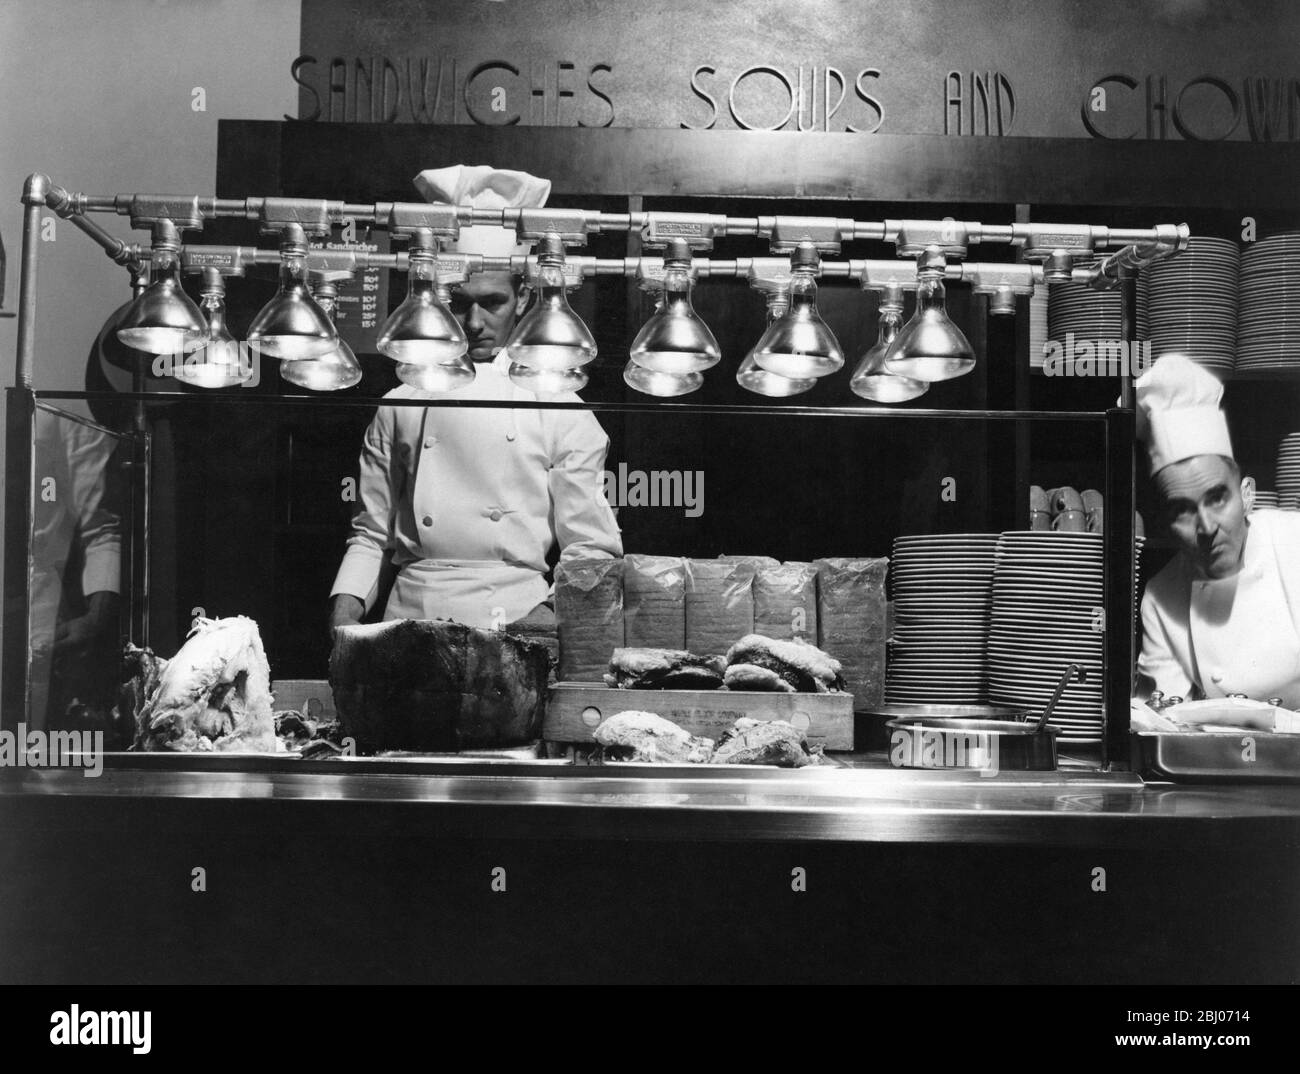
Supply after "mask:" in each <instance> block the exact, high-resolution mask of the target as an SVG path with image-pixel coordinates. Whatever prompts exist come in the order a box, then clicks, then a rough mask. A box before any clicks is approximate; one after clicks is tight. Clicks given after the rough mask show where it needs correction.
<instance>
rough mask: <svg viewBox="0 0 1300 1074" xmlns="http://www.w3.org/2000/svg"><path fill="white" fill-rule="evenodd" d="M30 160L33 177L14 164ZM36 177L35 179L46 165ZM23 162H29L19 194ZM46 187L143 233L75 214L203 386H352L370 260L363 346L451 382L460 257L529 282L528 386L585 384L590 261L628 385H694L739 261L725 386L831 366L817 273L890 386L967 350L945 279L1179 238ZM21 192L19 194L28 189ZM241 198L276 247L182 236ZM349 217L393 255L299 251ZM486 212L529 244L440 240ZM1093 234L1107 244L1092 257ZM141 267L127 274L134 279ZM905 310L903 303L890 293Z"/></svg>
mask: <svg viewBox="0 0 1300 1074" xmlns="http://www.w3.org/2000/svg"><path fill="white" fill-rule="evenodd" d="M36 178H43V177H33V179H36ZM47 182H48V181H47ZM31 185H32V180H29V193H30V191H31ZM37 189H38V190H40V191H41V195H40V196H41V198H42V200H43V201H44V203H45V204H46V205H49V206H50V207H52V208H55V209H56V211H58V212H60V214H61V215H63V216H66V217H71V218H73V219H74V222H78V221H79V220H84V214H85V213H86V212H93V211H99V212H117V213H119V214H122V215H129V216H130V217H131V219H132V223H133V225H135V226H137V227H146V228H148V229H149V230H150V232H151V242H150V243H149V245H148V246H147V247H127V246H125V245H124V244H122V243H120V242H117V241H116V240H112V239H110V238H109V237H107V235H106V233H105V232H104V231H103V230H102V229H99V228H98V227H97V226H96V225H93V224H90V223H80V226H81V227H82V230H84V231H87V233H88V234H90V235H91V236H92V238H95V239H96V240H97V241H99V242H100V245H102V246H104V248H105V249H106V250H108V251H109V252H110V254H113V255H114V257H115V259H116V260H118V261H119V262H120V263H123V264H132V252H133V251H134V254H135V256H136V259H137V260H136V263H134V264H133V270H134V275H135V279H136V297H135V299H134V301H133V302H132V304H131V305H130V306H129V307H128V309H127V310H126V313H125V315H124V316H123V317H122V319H121V320H120V322H119V325H118V328H117V335H118V338H119V339H120V340H121V341H122V342H123V343H125V344H127V345H128V346H130V347H132V348H134V349H136V350H138V351H141V352H144V353H146V354H151V355H168V356H171V359H172V360H171V362H170V364H169V365H168V366H167V367H166V368H167V370H168V372H170V373H171V374H172V375H174V376H176V377H177V378H178V379H180V380H182V381H185V382H186V383H189V384H192V385H195V386H198V387H204V388H224V387H232V386H235V385H238V384H241V383H245V382H247V381H249V380H251V379H252V378H253V376H254V370H253V368H252V362H253V361H255V360H257V359H258V358H259V357H260V358H270V359H274V360H278V361H279V362H280V371H281V374H282V376H283V377H284V378H285V379H286V380H287V381H288V382H290V383H292V384H295V385H298V386H300V387H304V388H308V389H312V390H316V391H336V390H340V389H344V388H349V387H352V386H353V385H355V384H357V383H358V382H359V381H360V379H361V369H360V367H359V365H358V363H357V360H356V356H355V355H354V354H353V352H352V350H351V348H350V347H349V346H348V344H347V343H346V342H345V341H344V340H342V339H341V338H340V336H339V333H338V331H337V329H336V327H335V324H334V308H335V302H336V298H337V294H338V288H339V285H340V284H341V283H343V282H344V281H346V280H348V279H349V278H350V277H351V276H352V275H353V274H354V273H355V272H357V271H361V270H364V269H366V268H370V267H386V268H390V269H394V270H397V271H405V273H406V276H407V293H406V297H405V298H404V299H403V300H402V302H401V303H400V304H399V305H398V306H397V307H396V308H395V309H394V310H393V311H392V312H391V313H390V314H389V315H388V317H387V319H386V320H385V321H384V322H383V323H382V325H381V326H380V328H379V332H378V335H377V337H376V344H375V345H376V348H377V350H378V351H379V353H381V354H383V355H385V356H387V357H388V358H390V359H392V361H393V362H394V363H395V364H396V373H397V376H398V378H399V379H400V380H401V381H402V382H404V383H406V384H410V385H413V386H415V387H418V388H422V389H425V390H428V391H431V392H454V391H456V390H457V389H458V388H461V387H463V386H464V385H466V384H468V383H470V382H471V381H472V380H473V379H474V375H475V374H474V364H473V362H472V361H470V359H469V355H468V352H469V343H468V340H467V338H466V335H465V332H464V330H463V329H462V327H461V325H460V323H459V322H458V321H457V319H456V317H455V316H454V315H453V314H452V312H451V309H450V300H451V296H452V293H453V291H454V289H455V287H456V286H458V285H459V284H461V283H464V282H465V281H466V280H467V279H469V277H470V276H472V275H473V274H475V273H480V272H510V273H512V274H514V275H516V276H518V277H521V278H523V279H524V280H525V281H526V282H527V284H528V287H529V291H530V295H531V298H530V304H529V306H528V308H527V310H526V311H525V312H524V313H523V315H522V316H521V317H520V318H519V320H518V321H517V323H516V324H515V326H514V329H513V331H512V332H511V334H510V336H509V338H508V340H507V341H506V343H505V346H504V352H505V354H506V356H507V357H508V359H509V362H510V365H509V376H510V379H511V380H512V381H513V382H514V383H515V384H517V385H519V386H520V387H523V388H527V389H529V390H532V391H535V392H537V393H539V394H547V393H557V392H564V391H576V390H578V389H581V388H582V387H584V386H585V385H586V383H587V372H586V369H587V367H588V366H590V364H591V363H592V362H593V361H594V360H595V359H596V356H597V348H596V341H595V338H594V337H593V335H592V333H591V331H590V329H589V328H588V327H587V326H586V325H585V324H584V323H583V321H582V319H581V318H580V317H579V316H578V315H577V314H576V313H575V312H574V310H573V308H572V307H571V306H570V304H569V298H568V295H569V292H570V291H572V290H573V289H575V288H576V287H579V286H581V284H582V282H583V281H584V279H586V278H587V277H590V276H600V275H607V276H608V275H618V276H623V277H628V278H634V279H635V280H636V281H637V283H638V285H639V286H640V287H641V288H642V289H643V290H645V291H647V292H649V293H650V294H651V295H652V296H653V297H654V300H655V308H654V311H653V313H651V315H650V316H649V318H648V319H647V320H646V322H645V324H644V325H643V326H642V327H641V329H640V330H639V331H638V332H637V334H636V336H635V338H634V339H633V340H632V343H631V346H630V348H629V352H628V360H627V364H626V366H625V368H624V370H623V379H624V381H625V382H626V383H627V384H628V385H629V386H630V387H631V388H633V389H635V390H636V391H638V392H642V393H644V394H646V395H651V396H658V397H665V398H668V397H674V396H682V395H686V394H688V393H690V392H693V391H695V390H697V389H698V388H699V387H700V386H701V385H702V384H703V383H704V378H705V375H706V374H707V373H708V371H709V370H711V369H713V368H714V367H716V366H718V365H719V364H720V363H721V362H722V360H723V356H722V353H721V349H720V348H719V346H718V342H717V339H716V338H715V337H714V335H713V333H712V331H710V329H709V326H708V325H707V324H706V323H705V322H704V320H703V319H702V318H701V317H700V315H699V313H698V312H697V311H696V309H695V306H694V303H693V301H692V292H693V290H694V287H695V285H696V281H697V280H698V279H699V278H700V277H703V276H708V277H733V278H735V277H741V278H747V280H748V283H749V285H750V286H751V287H752V288H753V289H754V290H756V291H757V292H758V293H759V294H760V295H761V297H762V299H763V301H764V304H765V306H766V311H767V319H766V325H765V327H764V329H763V331H762V333H761V335H760V336H759V337H758V339H757V340H756V341H755V343H754V345H753V347H752V348H751V349H750V350H749V352H748V353H747V354H746V355H745V356H744V358H743V360H742V361H741V362H740V363H739V366H738V368H737V369H736V371H735V374H734V375H735V378H736V381H737V382H738V383H739V384H740V385H741V386H742V387H744V388H745V389H747V390H749V391H752V392H755V393H757V394H760V395H765V396H771V397H789V396H795V395H799V394H800V393H802V392H806V391H808V390H809V389H810V388H812V387H813V386H814V385H815V384H816V383H817V381H818V380H819V379H821V378H822V377H826V376H830V375H832V374H834V373H836V372H838V371H839V370H840V369H842V368H843V367H844V365H845V354H844V351H843V349H842V348H841V346H840V343H839V341H838V340H837V339H836V338H835V334H834V332H833V331H832V330H831V328H830V326H829V325H827V323H826V321H825V320H824V319H823V317H822V315H821V313H820V311H819V309H818V303H817V293H818V280H819V279H822V278H827V277H831V278H844V279H852V280H856V281H858V283H859V284H860V285H861V287H862V289H863V290H868V291H874V292H876V294H877V296H878V302H877V310H878V313H879V337H878V339H877V340H876V341H875V343H874V344H872V345H871V346H870V347H869V348H868V349H867V350H866V352H865V353H864V354H862V355H861V356H860V358H859V360H858V361H857V362H856V364H855V366H854V368H853V371H852V375H851V379H850V381H849V386H850V388H851V389H852V391H853V392H854V393H855V394H856V395H858V396H860V397H861V398H863V399H868V400H872V401H874V402H878V403H898V402H904V401H907V400H910V399H915V398H917V397H918V396H920V395H922V394H923V393H924V392H925V391H926V390H927V388H928V387H929V385H930V384H932V383H934V382H937V381H944V380H949V379H952V378H954V377H959V376H961V375H963V374H965V373H967V372H969V371H970V370H971V369H972V368H973V367H974V365H975V361H976V357H975V352H974V350H973V348H972V347H971V344H970V342H969V341H968V340H967V338H966V336H965V334H964V333H963V332H962V331H961V329H960V328H958V326H957V325H956V324H954V323H953V321H952V319H951V318H950V317H949V316H948V313H947V309H946V303H945V282H946V281H957V282H961V283H965V284H969V285H971V287H972V288H973V290H974V291H975V292H976V293H979V294H984V295H987V296H988V299H989V303H988V310H989V313H990V314H993V315H1008V314H1013V313H1014V312H1015V308H1016V299H1017V296H1023V295H1028V294H1032V293H1033V290H1034V288H1035V287H1036V286H1038V285H1042V284H1050V283H1058V282H1064V281H1069V280H1084V281H1087V282H1090V283H1091V284H1092V285H1093V286H1096V287H1108V286H1113V285H1114V283H1115V282H1116V280H1117V279H1118V278H1119V276H1120V275H1121V274H1122V272H1123V270H1125V269H1130V268H1136V267H1140V266H1141V265H1144V264H1148V263H1150V262H1151V261H1154V260H1156V259H1158V258H1161V257H1166V256H1169V255H1170V254H1172V253H1176V252H1177V251H1178V250H1181V249H1183V248H1185V246H1186V242H1187V229H1186V226H1185V225H1179V226H1173V225H1160V226H1158V227H1155V228H1151V229H1124V230H1120V229H1112V228H1106V227H1098V226H1091V225H1052V224H1014V225H1006V226H997V225H993V226H990V225H982V224H978V223H973V222H960V221H955V220H953V219H950V218H949V219H945V220H941V221H924V220H886V221H883V222H876V223H860V222H856V221H852V220H843V219H832V218H821V217H795V216H775V217H749V218H743V217H742V218H734V217H724V216H717V215H709V214H686V213H655V212H641V213H626V214H612V213H603V212H595V211H588V210H580V209H558V210H557V209H543V210H529V209H513V210H512V209H504V210H477V209H473V208H471V207H469V206H451V205H437V204H434V205H425V204H417V203H409V204H408V203H376V204H375V205H373V206H364V205H363V206H357V205H348V204H345V203H343V202H328V201H312V200H308V199H287V198H248V199H243V200H236V199H214V198H206V199H204V198H196V197H184V196H152V195H138V194H137V195H115V196H91V195H84V194H69V193H67V192H66V191H63V190H61V189H59V188H57V187H52V186H45V187H41V186H40V184H38V185H37ZM26 200H29V204H30V203H31V199H30V198H29V199H26ZM215 216H241V217H245V218H252V219H258V220H260V221H261V224H262V229H263V231H264V232H269V233H273V234H277V235H278V236H279V239H280V242H279V248H278V251H275V250H267V249H258V248H249V247H229V246H227V247H216V246H212V247H205V246H195V245H191V244H184V243H182V241H181V233H182V231H183V230H196V229H198V228H199V227H201V226H202V222H203V220H204V219H206V218H209V217H215ZM347 219H350V220H352V221H355V222H362V221H364V223H366V224H367V225H369V226H371V227H377V228H386V229H387V230H389V231H390V232H391V233H392V235H393V236H394V237H395V238H400V239H404V240H405V241H406V252H405V253H404V254H402V253H398V254H375V253H368V252H365V251H364V250H354V249H348V250H339V249H337V248H335V247H332V246H331V247H329V248H328V249H326V250H322V249H313V248H312V247H311V245H310V239H311V238H312V237H318V236H322V237H328V236H329V235H330V234H331V233H332V229H333V228H334V227H336V226H339V225H340V224H342V223H343V222H344V221H345V220H347ZM485 224H495V225H497V226H500V227H503V228H507V229H510V230H512V231H513V232H514V234H515V236H516V237H517V239H518V240H519V241H521V242H526V243H531V244H533V253H532V254H531V255H530V256H527V257H520V256H514V257H499V258H494V257H486V256H479V255H469V254H456V253H448V252H446V251H445V250H444V247H445V246H447V245H450V244H454V241H455V239H456V237H457V235H458V233H459V229H460V227H461V226H462V225H463V226H471V225H473V226H483V225H485ZM602 230H605V231H617V230H623V231H637V232H639V233H640V237H641V240H642V245H643V249H645V250H646V254H645V255H643V256H641V257H633V258H616V259H597V258H591V257H581V256H573V255H572V254H571V253H570V252H569V249H568V248H570V247H574V246H580V245H582V244H584V243H585V241H586V238H587V235H588V234H589V233H592V232H597V231H602ZM724 235H751V236H760V237H766V238H768V239H769V241H770V243H771V249H772V256H770V257H763V258H737V259H734V260H713V259H709V258H707V257H697V256H696V255H697V254H699V253H701V252H705V251H710V250H712V248H713V241H714V238H715V237H720V236H724ZM856 240H874V241H885V242H892V243H893V244H894V246H895V249H896V252H897V254H898V259H897V260H893V261H880V260H874V261H872V260H852V259H850V260H827V259H826V258H827V256H829V257H834V256H836V255H838V253H839V251H840V248H841V245H842V244H843V243H845V242H850V241H856ZM973 242H1001V243H1007V244H1011V245H1014V246H1017V247H1019V248H1020V253H1021V260H1020V261H1019V262H1016V263H1007V262H1000V263H990V264H979V263H973V262H970V261H967V260H965V255H966V253H967V247H968V245H969V244H970V243H973ZM1107 248H1112V249H1113V250H1114V251H1115V252H1112V253H1110V254H1109V255H1108V256H1107V255H1105V254H1104V253H1103V251H1104V250H1106V249H1107ZM254 264H278V266H279V287H278V288H277V290H276V293H275V295H274V296H273V297H272V298H271V300H270V301H269V302H267V304H266V305H265V306H264V307H263V308H262V310H261V311H260V312H259V313H258V314H257V316H256V317H254V318H253V320H252V322H251V323H250V324H249V326H248V329H247V331H246V333H245V337H244V338H245V340H246V346H241V345H240V344H239V343H238V342H237V340H236V338H235V336H234V335H233V334H232V333H231V331H230V329H229V327H228V325H227V322H226V308H225V298H224V295H225V280H226V278H227V277H230V276H239V275H242V274H243V273H244V270H245V269H246V268H247V267H248V266H250V265H254ZM146 269H147V283H146ZM186 275H191V276H197V277H198V278H199V288H198V290H199V296H200V302H199V303H197V304H196V303H195V302H194V300H193V299H192V298H191V297H190V296H189V295H188V294H187V293H186V291H185V288H184V286H183V280H184V277H185V276H186ZM909 291H910V292H914V293H915V296H916V301H915V312H914V313H913V314H912V316H911V317H910V319H908V320H906V321H904V320H903V306H904V299H905V296H906V293H907V292H909Z"/></svg>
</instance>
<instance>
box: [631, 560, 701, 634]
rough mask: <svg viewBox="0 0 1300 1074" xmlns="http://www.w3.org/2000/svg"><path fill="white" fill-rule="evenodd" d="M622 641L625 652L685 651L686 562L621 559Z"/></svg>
mask: <svg viewBox="0 0 1300 1074" xmlns="http://www.w3.org/2000/svg"><path fill="white" fill-rule="evenodd" d="M623 640H624V642H625V644H626V645H627V646H628V647H629V648H647V649H685V648H686V561H685V560H684V559H681V558H679V557H678V556H642V555H635V554H634V555H627V556H624V557H623Z"/></svg>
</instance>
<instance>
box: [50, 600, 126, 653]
mask: <svg viewBox="0 0 1300 1074" xmlns="http://www.w3.org/2000/svg"><path fill="white" fill-rule="evenodd" d="M121 602H122V598H121V596H120V595H119V594H117V593H109V592H107V591H103V592H99V593H91V594H90V596H89V597H87V598H86V613H85V614H84V615H79V616H77V618H75V619H65V620H62V621H61V622H59V623H58V624H57V625H56V626H55V628H54V649H55V652H56V653H58V654H59V655H61V656H65V655H66V656H85V655H88V654H89V653H90V652H91V650H92V649H94V648H95V647H96V646H97V645H112V644H115V643H116V641H117V630H116V627H117V618H118V612H119V609H120V608H121Z"/></svg>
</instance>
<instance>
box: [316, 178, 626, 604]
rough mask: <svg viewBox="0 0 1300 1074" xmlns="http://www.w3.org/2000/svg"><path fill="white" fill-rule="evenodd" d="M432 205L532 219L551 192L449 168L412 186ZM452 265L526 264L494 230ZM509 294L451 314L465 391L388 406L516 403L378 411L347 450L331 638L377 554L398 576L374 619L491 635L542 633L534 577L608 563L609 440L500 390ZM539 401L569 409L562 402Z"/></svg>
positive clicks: (520, 391)
mask: <svg viewBox="0 0 1300 1074" xmlns="http://www.w3.org/2000/svg"><path fill="white" fill-rule="evenodd" d="M416 182H417V185H418V186H419V187H420V189H421V191H422V192H423V193H424V194H425V196H426V197H427V198H428V199H429V200H431V201H442V202H450V203H452V204H465V203H470V204H473V205H474V207H475V208H480V209H495V208H503V207H514V208H520V207H540V206H543V205H545V203H546V199H547V197H548V196H549V194H550V189H551V184H550V182H549V181H547V180H543V179H538V178H536V177H534V176H531V175H528V174H527V173H525V172H517V171H504V170H499V169H493V168H488V167H482V166H461V165H458V166H455V167H451V168H439V169H434V170H431V171H426V172H422V173H421V174H420V176H419V178H418V179H417V180H416ZM449 249H455V250H458V251H460V252H462V253H475V254H483V255H485V256H495V257H501V256H510V255H512V254H516V253H527V252H528V250H527V247H519V246H517V245H516V241H515V237H514V235H513V233H511V232H509V231H506V230H504V229H502V228H498V227H468V228H463V229H462V230H461V235H460V239H459V240H458V242H457V243H456V244H455V246H454V247H449ZM527 299H528V293H527V288H526V286H525V285H524V284H523V283H522V281H521V280H519V279H518V278H515V277H513V276H511V275H510V274H509V273H486V274H485V273H480V274H476V275H473V276H471V277H470V278H469V280H468V282H466V283H464V284H462V285H461V286H460V287H459V288H458V289H457V290H456V291H455V292H454V297H453V303H452V310H453V312H454V313H455V314H456V317H457V319H458V320H459V321H460V323H461V325H462V327H463V328H464V329H465V333H466V335H467V337H468V339H469V346H470V352H469V357H470V359H471V361H473V363H474V370H475V377H474V380H473V381H472V382H470V383H469V384H467V385H466V386H464V387H462V388H459V389H457V390H456V391H454V392H428V391H423V390H421V389H418V388H413V387H410V386H407V385H403V386H401V387H399V388H397V389H395V390H394V391H392V392H390V393H388V395H387V396H386V398H397V399H419V398H429V399H433V398H439V397H447V398H455V399H497V400H508V401H514V402H516V403H518V404H519V407H518V408H517V409H516V408H486V407H484V408H469V407H467V408H460V407H440V406H434V407H382V406H381V407H380V408H379V410H378V412H377V413H376V415H375V418H374V420H373V421H372V422H371V424H370V427H369V429H368V430H367V431H366V435H365V440H364V442H363V445H362V450H361V466H360V482H359V490H358V498H359V501H360V507H359V510H358V512H357V514H356V515H355V516H354V518H353V521H352V535H351V537H350V538H349V539H348V545H347V550H346V552H345V553H344V556H343V562H342V564H341V565H340V567H339V570H338V574H337V576H336V578H335V580H334V586H333V589H332V590H331V612H330V623H331V627H339V626H343V625H346V624H350V623H357V622H360V621H361V619H362V618H363V617H364V616H365V615H366V613H367V612H368V611H369V610H370V608H371V606H372V605H373V604H374V602H375V600H376V599H377V595H378V588H379V579H380V573H381V568H382V565H383V558H384V554H385V551H386V550H391V552H392V558H393V565H394V566H395V567H396V568H397V576H396V579H395V581H394V582H393V587H392V590H391V592H390V594H389V596H388V601H387V604H386V606H385V608H384V613H383V617H384V618H385V619H454V620H456V621H457V622H460V623H464V624H466V625H468V626H474V627H482V628H499V627H502V626H504V625H505V624H508V623H519V624H521V625H522V626H523V627H524V628H525V629H538V630H545V629H548V628H549V627H551V626H553V624H554V611H553V603H552V600H551V597H550V591H549V587H548V586H547V582H546V578H545V574H546V570H547V562H546V561H547V555H548V553H549V552H550V550H551V548H552V547H553V545H555V544H556V543H558V544H559V547H560V559H561V561H564V560H568V559H574V558H583V557H587V558H591V557H595V558H601V557H612V556H619V555H622V552H623V542H622V537H621V535H620V534H619V530H618V525H617V523H616V521H615V519H614V513H613V511H612V510H611V508H610V506H609V503H608V501H607V500H606V498H605V495H604V482H603V475H604V470H605V457H606V453H607V452H608V449H609V438H608V436H606V434H605V432H604V430H603V429H602V428H601V427H600V423H599V422H598V421H597V420H596V418H595V416H594V415H593V414H592V413H591V412H590V411H586V410H534V409H529V405H530V404H531V403H533V402H534V401H536V400H537V399H538V398H539V397H538V396H537V395H536V394H534V393H533V392H531V391H528V390H526V389H524V388H520V387H517V386H516V385H514V384H513V383H512V382H511V381H510V380H509V378H508V375H507V373H508V370H509V365H510V363H509V360H508V359H507V357H506V356H505V355H504V354H501V353H499V352H500V351H501V348H502V347H503V346H504V344H505V342H506V340H507V339H508V338H509V335H510V332H511V330H512V329H513V328H514V325H515V321H516V320H517V319H518V317H519V315H520V314H521V313H522V312H523V310H524V307H525V306H526V304H527ZM545 398H546V399H555V400H560V401H568V402H576V401H578V396H577V395H576V394H574V393H571V392H566V393H560V394H556V395H547V396H545Z"/></svg>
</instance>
